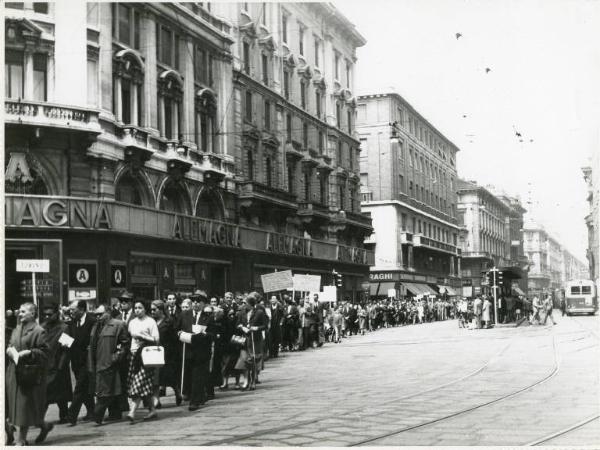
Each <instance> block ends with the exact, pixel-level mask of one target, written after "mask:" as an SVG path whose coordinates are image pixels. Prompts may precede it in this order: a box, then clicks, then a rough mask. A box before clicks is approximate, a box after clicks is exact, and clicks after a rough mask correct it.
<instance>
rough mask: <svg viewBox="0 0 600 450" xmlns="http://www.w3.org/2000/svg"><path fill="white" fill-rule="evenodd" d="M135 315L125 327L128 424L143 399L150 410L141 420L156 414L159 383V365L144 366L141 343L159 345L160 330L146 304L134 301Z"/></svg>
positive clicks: (149, 418)
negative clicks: (128, 359)
mask: <svg viewBox="0 0 600 450" xmlns="http://www.w3.org/2000/svg"><path fill="white" fill-rule="evenodd" d="M133 313H134V315H135V317H134V318H133V319H132V320H131V321H130V322H129V327H128V331H129V334H130V336H131V362H130V364H129V372H128V375H127V393H128V395H129V397H130V398H131V400H132V403H131V409H130V410H129V414H127V419H128V420H129V423H130V424H133V423H134V422H135V412H136V410H137V409H138V407H139V406H140V403H141V401H142V400H144V403H145V404H146V405H148V409H149V413H148V414H147V415H146V416H145V417H144V420H151V419H155V418H156V417H157V415H156V410H155V409H154V403H155V398H154V393H155V391H156V387H158V384H159V382H158V369H156V368H154V367H145V366H144V363H143V361H142V352H143V349H144V347H147V346H150V345H158V343H159V333H158V326H157V325H156V321H155V320H154V319H153V318H152V317H149V316H147V315H146V305H144V303H142V302H140V301H137V302H135V304H134V308H133Z"/></svg>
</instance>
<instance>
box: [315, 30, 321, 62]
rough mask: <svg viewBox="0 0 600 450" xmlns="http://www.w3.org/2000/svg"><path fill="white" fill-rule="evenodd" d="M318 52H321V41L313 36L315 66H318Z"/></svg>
mask: <svg viewBox="0 0 600 450" xmlns="http://www.w3.org/2000/svg"><path fill="white" fill-rule="evenodd" d="M319 53H321V43H320V42H319V38H317V37H315V66H317V67H319Z"/></svg>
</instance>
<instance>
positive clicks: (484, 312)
mask: <svg viewBox="0 0 600 450" xmlns="http://www.w3.org/2000/svg"><path fill="white" fill-rule="evenodd" d="M491 313H492V302H490V299H489V298H487V297H486V298H485V300H484V301H483V305H482V307H481V320H483V324H484V326H483V327H484V328H491V321H492V317H491Z"/></svg>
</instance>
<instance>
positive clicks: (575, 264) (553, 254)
mask: <svg viewBox="0 0 600 450" xmlns="http://www.w3.org/2000/svg"><path fill="white" fill-rule="evenodd" d="M524 235H525V252H526V254H527V257H528V258H529V260H530V261H531V268H530V271H529V292H530V295H532V296H533V295H538V296H539V295H544V294H547V293H552V294H553V295H555V298H560V297H559V293H560V291H561V289H564V286H565V283H566V282H567V281H569V280H573V279H578V278H586V277H587V272H586V264H585V263H583V262H582V261H580V260H579V259H578V258H576V257H575V256H574V255H573V254H572V253H571V252H569V251H568V250H567V249H566V248H565V247H564V246H563V245H561V244H560V242H558V240H557V239H555V238H554V237H553V236H551V235H550V234H549V233H548V232H547V231H546V230H545V229H544V227H543V226H540V225H539V224H537V223H535V222H534V221H533V220H527V221H526V223H525V231H524Z"/></svg>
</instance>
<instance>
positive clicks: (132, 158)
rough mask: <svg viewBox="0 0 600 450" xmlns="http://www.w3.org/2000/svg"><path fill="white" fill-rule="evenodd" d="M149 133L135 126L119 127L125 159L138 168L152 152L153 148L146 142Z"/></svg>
mask: <svg viewBox="0 0 600 450" xmlns="http://www.w3.org/2000/svg"><path fill="white" fill-rule="evenodd" d="M148 137H149V134H148V132H147V131H144V130H142V129H140V128H138V127H136V126H133V125H131V126H124V127H122V128H121V142H122V143H123V144H124V145H125V150H124V156H125V160H126V161H128V162H130V163H132V164H133V165H134V166H135V167H137V168H139V167H141V166H143V165H144V163H145V162H146V161H148V160H149V159H150V158H151V157H152V155H153V154H154V150H153V149H152V148H151V147H150V145H149V144H148Z"/></svg>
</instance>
